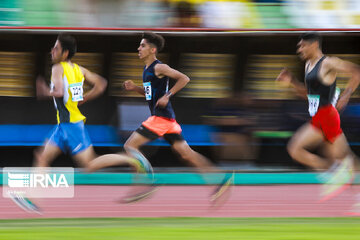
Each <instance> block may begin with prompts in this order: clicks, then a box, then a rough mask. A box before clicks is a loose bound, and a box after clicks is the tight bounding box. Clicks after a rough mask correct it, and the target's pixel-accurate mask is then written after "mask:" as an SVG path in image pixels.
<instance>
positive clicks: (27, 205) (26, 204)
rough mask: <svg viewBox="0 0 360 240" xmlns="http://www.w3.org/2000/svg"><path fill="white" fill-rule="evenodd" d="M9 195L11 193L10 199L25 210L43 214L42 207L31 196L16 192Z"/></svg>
mask: <svg viewBox="0 0 360 240" xmlns="http://www.w3.org/2000/svg"><path fill="white" fill-rule="evenodd" d="M9 195H10V199H11V200H13V202H14V203H15V204H16V205H18V206H19V207H20V208H21V209H23V210H24V211H26V212H30V213H31V212H33V213H37V214H42V211H41V209H40V208H39V207H38V206H37V205H36V204H35V203H34V202H32V201H31V200H30V199H29V198H27V197H25V196H22V195H20V194H16V193H11V194H9Z"/></svg>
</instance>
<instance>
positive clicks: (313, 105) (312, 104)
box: [307, 95, 320, 117]
mask: <svg viewBox="0 0 360 240" xmlns="http://www.w3.org/2000/svg"><path fill="white" fill-rule="evenodd" d="M307 96H308V101H309V114H310V116H311V117H312V116H314V115H315V114H316V112H317V110H318V108H319V104H320V95H307Z"/></svg>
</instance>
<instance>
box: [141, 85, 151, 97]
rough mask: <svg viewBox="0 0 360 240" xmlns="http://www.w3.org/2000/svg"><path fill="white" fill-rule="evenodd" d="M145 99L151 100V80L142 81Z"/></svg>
mask: <svg viewBox="0 0 360 240" xmlns="http://www.w3.org/2000/svg"><path fill="white" fill-rule="evenodd" d="M143 86H144V91H145V99H146V100H151V96H152V95H151V82H144V83H143Z"/></svg>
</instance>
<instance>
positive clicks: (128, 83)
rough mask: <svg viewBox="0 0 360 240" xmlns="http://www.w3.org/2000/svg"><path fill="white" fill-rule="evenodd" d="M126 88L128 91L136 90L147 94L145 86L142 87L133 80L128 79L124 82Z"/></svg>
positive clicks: (141, 93)
mask: <svg viewBox="0 0 360 240" xmlns="http://www.w3.org/2000/svg"><path fill="white" fill-rule="evenodd" d="M124 88H125V90H127V91H135V92H137V93H139V94H140V95H143V96H145V90H144V88H143V87H140V86H136V85H135V83H134V82H133V81H132V80H126V81H125V82H124Z"/></svg>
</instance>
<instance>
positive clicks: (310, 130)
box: [287, 123, 331, 171]
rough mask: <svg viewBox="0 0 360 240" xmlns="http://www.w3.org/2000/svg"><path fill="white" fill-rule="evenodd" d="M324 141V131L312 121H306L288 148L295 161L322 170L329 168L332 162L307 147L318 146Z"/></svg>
mask: <svg viewBox="0 0 360 240" xmlns="http://www.w3.org/2000/svg"><path fill="white" fill-rule="evenodd" d="M323 141H324V136H323V134H322V132H321V131H320V130H318V129H317V128H315V127H314V126H312V125H311V124H310V123H306V124H305V125H303V126H302V127H301V128H300V129H299V130H298V131H297V132H296V133H295V134H294V136H293V137H292V138H291V139H290V141H289V143H288V146H287V149H288V152H289V154H290V156H291V157H292V158H293V159H294V160H295V161H298V162H300V163H302V164H304V165H306V166H308V167H310V168H312V169H314V170H317V171H321V170H324V169H327V168H328V167H329V166H330V165H331V162H330V161H328V160H327V159H325V158H322V157H320V156H318V155H316V154H313V153H311V152H310V151H309V150H307V149H308V148H313V147H318V146H319V145H320V144H321V143H322V142H323Z"/></svg>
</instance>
